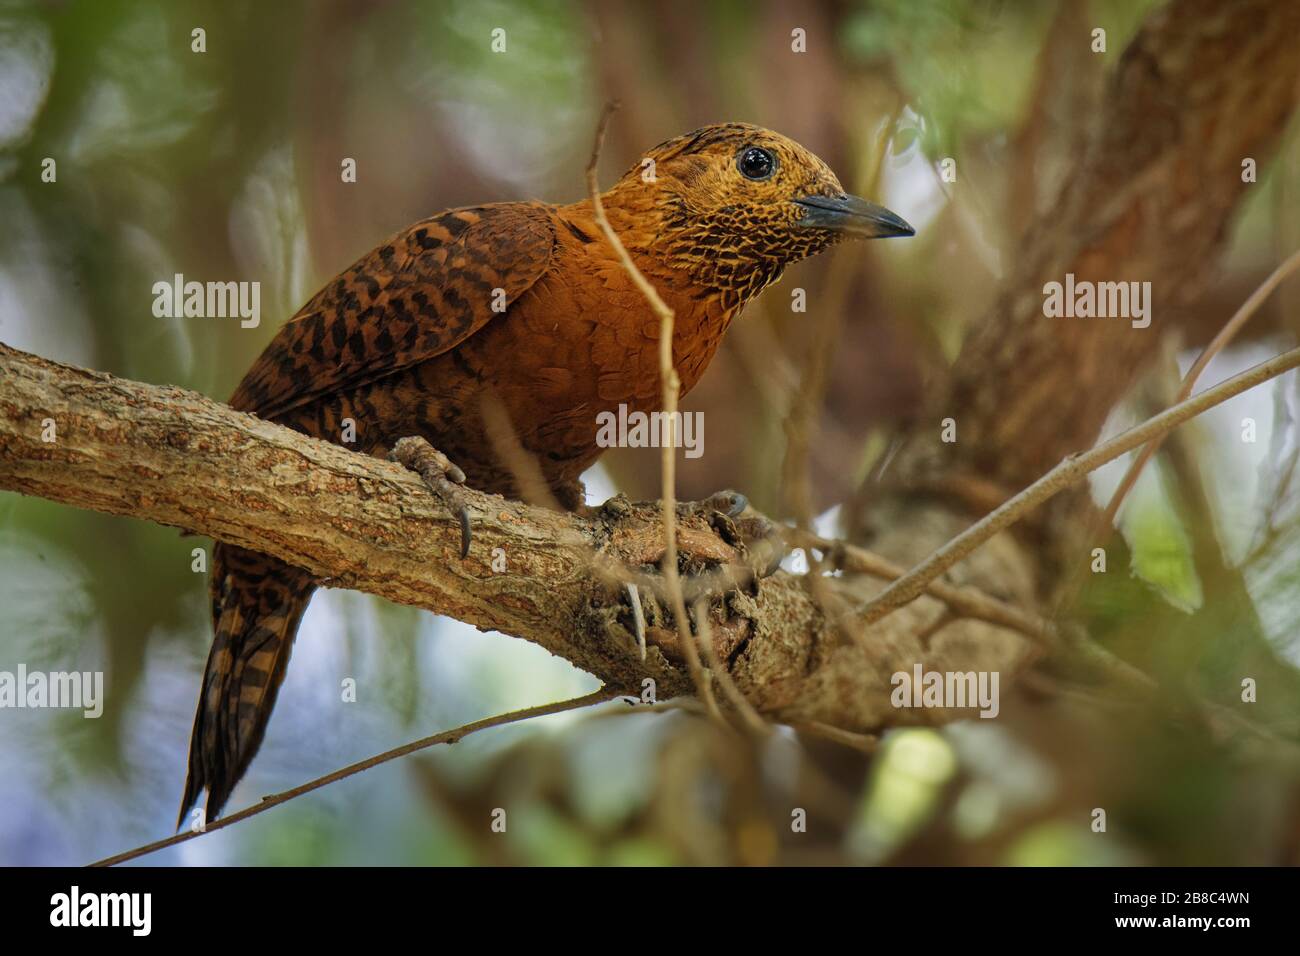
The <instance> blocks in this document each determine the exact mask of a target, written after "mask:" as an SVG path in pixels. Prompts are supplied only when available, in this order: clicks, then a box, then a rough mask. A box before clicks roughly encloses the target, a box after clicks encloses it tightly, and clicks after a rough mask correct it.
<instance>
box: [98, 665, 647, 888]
mask: <svg viewBox="0 0 1300 956" xmlns="http://www.w3.org/2000/svg"><path fill="white" fill-rule="evenodd" d="M624 693H625V691H623V690H622V689H620V688H610V687H602V688H600V689H599V690H596V691H592V692H591V693H590V694H584V695H583V696H582V697H573V698H570V699H569V700H562V701H557V702H556V703H553V704H542V705H540V706H538V707H526V708H524V709H523V710H514V711H511V712H510V713H508V714H497V715H496V716H495V717H485V718H483V719H482V720H476V721H473V722H472V723H468V724H465V725H464V726H462V727H457V728H455V729H454V730H444V731H443V732H442V733H438V734H434V735H433V736H432V737H425V738H423V739H422V740H416V741H413V742H411V743H409V744H403V745H402V746H401V747H396V748H394V749H392V750H386V751H384V752H383V753H381V754H377V755H375V756H373V757H367V758H366V759H365V760H362V761H360V762H358V763H354V764H351V765H349V766H347V767H344V768H343V769H341V770H335V771H334V772H333V773H327V774H326V775H325V776H323V777H317V778H316V779H315V780H312V781H310V782H308V783H304V784H302V785H301V786H298V787H294V788H293V789H292V790H285V791H284V792H282V793H277V794H274V795H272V796H269V797H263V798H262V802H261V803H256V804H254V805H253V806H251V807H245V808H244V809H243V810H240V811H239V812H238V813H232V814H231V815H230V816H228V817H222V818H221V819H220V820H214V821H213V822H211V823H209V824H208V825H207V826H206V827H204V828H203V829H202V830H191V831H188V832H186V833H178V834H176V835H175V836H171V837H168V838H167V839H165V840H158V841H157V842H155V843H148V844H145V845H144V846H140V847H136V848H135V849H134V850H127V851H126V852H125V853H119V854H117V855H116V856H110V857H108V858H106V859H103V860H98V861H96V862H94V863H91V864H90V866H115V865H116V864H118V863H125V862H127V861H128V860H134V859H137V858H139V857H142V856H145V855H146V854H149V853H153V852H155V851H157V850H163V849H166V848H167V847H169V846H176V845H177V844H178V843H184V842H186V841H187V840H193V839H195V838H197V837H201V836H203V835H204V834H205V833H215V832H216V831H217V830H223V829H225V828H226V827H228V826H233V825H234V824H236V823H238V822H240V821H241V820H247V819H248V818H249V817H253V816H256V815H257V814H259V813H264V812H265V811H267V810H270V809H271V808H272V807H278V806H279V805H280V804H282V803H287V802H288V801H290V800H292V799H294V798H295V797H301V796H302V795H303V794H305V793H311V792H312V791H313V790H319V789H320V788H321V787H324V786H326V785H328V784H331V783H336V782H338V781H339V780H343V779H346V778H347V777H351V776H353V775H355V774H358V773H361V772H362V771H363V770H369V769H371V768H372V767H377V766H379V765H380V764H382V763H388V762H389V761H391V760H396V759H398V758H399V757H405V756H407V755H409V754H413V753H415V752H416V751H419V750H425V749H427V748H429V747H433V746H436V745H438V744H454V743H455V742H456V741H458V740H460V739H462V738H464V737H468V736H469V735H470V734H473V733H477V732H478V731H480V730H487V729H488V728H489V727H502V726H504V725H506V724H516V723H519V722H520V721H524V720H531V719H532V718H534V717H545V716H547V715H548V714H560V713H564V712H565V711H568V710H579V709H581V708H583V707H590V706H591V705H593V704H599V703H602V702H604V701H607V700H613V699H614V698H615V697H620V696H622V695H623V694H624Z"/></svg>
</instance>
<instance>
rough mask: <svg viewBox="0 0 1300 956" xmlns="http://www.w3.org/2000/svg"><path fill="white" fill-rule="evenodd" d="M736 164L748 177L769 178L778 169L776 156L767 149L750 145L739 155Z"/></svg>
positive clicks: (743, 174)
mask: <svg viewBox="0 0 1300 956" xmlns="http://www.w3.org/2000/svg"><path fill="white" fill-rule="evenodd" d="M736 166H737V168H738V169H739V170H740V174H741V175H742V176H744V177H745V178H746V179H767V177H769V176H771V175H772V171H773V170H775V169H776V157H775V156H773V155H772V154H771V153H769V152H768V151H767V150H765V149H759V148H758V147H757V146H750V147H749V148H748V149H746V150H743V151H742V152H741V154H740V156H739V157H737V159H736Z"/></svg>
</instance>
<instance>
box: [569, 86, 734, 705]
mask: <svg viewBox="0 0 1300 956" xmlns="http://www.w3.org/2000/svg"><path fill="white" fill-rule="evenodd" d="M617 109H618V104H617V103H607V104H605V108H604V110H603V111H602V112H601V114H600V122H599V124H597V126H596V141H595V143H594V144H593V145H592V147H591V159H590V160H589V161H588V163H587V191H588V193H590V196H591V211H592V217H593V218H594V219H595V220H596V225H598V226H600V230H601V232H603V233H604V234H605V238H606V239H607V240H608V241H609V244H610V246H612V247H613V249H614V251H615V252H616V253H617V254H618V258H619V261H620V262H621V263H622V264H623V269H624V271H625V272H627V274H628V276H629V277H630V278H631V280H632V283H633V285H635V286H636V287H637V289H638V290H640V292H641V294H642V295H643V296H645V300H646V302H648V303H649V304H650V308H651V310H652V311H653V312H654V313H655V315H657V316H658V317H659V380H660V384H661V386H662V388H663V409H664V420H665V421H666V422H667V427H668V436H667V439H666V440H665V441H664V443H663V454H662V458H661V461H662V471H663V489H662V493H661V494H662V499H663V500H662V504H663V515H664V537H665V539H666V540H665V543H664V557H663V565H662V570H663V576H664V585H665V587H666V588H667V592H668V598H669V602H670V604H671V607H672V612H673V618H674V619H675V620H676V622H677V633H678V636H679V637H680V638H681V641H680V643H681V645H682V653H683V654H684V655H685V657H686V666H687V669H688V670H689V671H690V674H691V680H692V681H693V682H694V684H695V689H696V691H698V692H699V693H700V695H701V697H702V698H703V700H704V701H705V703H706V704H711V705H712V706H711V707H710V712H711V713H712V714H713V715H714V717H715V718H716V719H717V720H718V721H721V722H723V723H725V720H723V717H722V714H721V712H720V711H718V708H717V702H716V701H714V700H713V695H712V693H711V691H710V690H709V688H708V685H707V684H706V681H707V680H708V677H707V676H706V675H705V673H704V667H703V666H702V665H701V664H700V655H699V652H698V651H697V650H696V647H695V639H694V638H693V637H692V635H691V624H690V620H689V619H688V618H687V616H686V599H685V598H684V597H683V596H682V583H681V578H680V577H679V575H678V572H677V482H676V472H675V469H676V464H677V460H676V456H675V452H676V450H677V449H676V444H677V434H676V425H677V394H678V392H679V391H680V389H681V381H680V380H679V379H678V377H677V369H676V367H675V366H674V365H673V319H674V315H673V310H672V309H670V308H668V305H667V303H665V302H664V300H663V299H662V298H660V296H659V292H658V291H657V290H656V289H655V287H654V286H653V285H651V284H650V282H649V280H647V279H646V277H645V276H644V275H642V274H641V270H640V269H639V268H637V264H636V263H635V262H633V261H632V256H631V255H629V254H628V251H627V247H625V246H624V245H623V240H622V239H620V238H619V237H618V233H616V232H615V231H614V227H613V226H611V225H610V224H609V218H608V217H607V216H606V215H605V204H604V203H603V202H602V201H601V197H600V183H599V182H598V181H597V178H596V163H597V161H598V160H599V159H600V147H601V144H602V143H604V141H605V127H606V126H608V125H609V118H610V116H611V115H613V113H614V111H615V110H617Z"/></svg>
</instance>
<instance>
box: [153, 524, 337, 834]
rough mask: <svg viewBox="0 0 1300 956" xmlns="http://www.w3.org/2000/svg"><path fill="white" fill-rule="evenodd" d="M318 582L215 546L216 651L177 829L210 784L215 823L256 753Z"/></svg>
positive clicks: (202, 694) (202, 695)
mask: <svg viewBox="0 0 1300 956" xmlns="http://www.w3.org/2000/svg"><path fill="white" fill-rule="evenodd" d="M315 587H316V585H315V581H314V580H313V579H312V577H311V575H309V574H308V573H307V572H306V571H303V570H300V569H299V568H295V567H291V566H290V565H287V564H285V563H284V562H282V561H279V560H277V559H275V558H271V557H268V556H267V555H264V554H258V553H257V552H256V551H247V550H245V549H243V548H237V547H234V546H232V545H227V544H218V545H217V546H216V548H215V549H214V550H213V553H212V578H211V586H210V588H209V590H210V592H211V595H212V631H213V640H212V650H211V651H209V652H208V665H207V668H206V669H205V670H204V673H203V684H202V687H201V688H200V690H199V705H198V710H197V712H196V713H195V715H194V732H193V735H192V736H191V738H190V763H189V775H188V777H187V779H186V781H185V796H184V797H183V798H182V799H181V812H180V817H179V819H178V820H177V826H178V827H179V826H180V825H181V824H182V823H183V822H184V821H185V815H186V814H187V813H188V812H189V809H190V807H192V806H193V805H194V803H195V801H196V800H198V798H199V794H200V793H202V791H203V790H204V788H207V791H208V803H207V814H206V817H205V819H206V820H215V819H216V818H217V815H218V814H220V813H221V808H222V807H223V806H224V805H225V803H226V800H227V798H228V797H229V796H230V792H231V791H232V790H233V789H234V788H235V784H237V783H238V782H239V779H240V778H241V777H242V776H243V775H244V771H245V770H246V769H247V768H248V764H249V762H250V761H251V760H252V759H253V755H254V754H256V753H257V748H258V747H259V746H260V745H261V743H262V735H263V734H264V733H265V732H266V724H267V721H268V720H269V719H270V717H271V709H272V708H273V707H274V706H275V696H276V694H277V693H278V692H279V690H280V684H281V682H282V681H283V680H284V672H285V668H286V666H287V665H288V663H289V652H290V650H291V649H292V648H293V638H294V635H295V634H296V633H297V631H298V622H299V621H301V620H302V614H303V611H305V610H306V609H307V602H308V601H309V600H311V594H312V591H314V590H315Z"/></svg>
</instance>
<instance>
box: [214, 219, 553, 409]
mask: <svg viewBox="0 0 1300 956" xmlns="http://www.w3.org/2000/svg"><path fill="white" fill-rule="evenodd" d="M554 244H555V227H554V223H553V219H552V215H551V210H550V207H548V206H546V205H544V204H542V203H498V204H494V205H488V206H475V207H472V208H465V209H452V210H449V211H448V212H444V213H441V214H440V215H437V216H434V217H433V218H431V219H425V220H423V221H421V222H417V223H415V224H414V225H412V226H410V227H408V228H406V229H404V230H403V231H402V232H400V233H398V234H397V235H396V236H394V237H393V238H392V239H390V240H389V241H388V242H386V243H384V244H383V245H381V246H379V247H378V248H377V249H374V250H373V251H371V252H370V253H368V254H366V255H365V256H363V257H362V258H361V259H359V260H358V261H357V262H356V263H355V264H353V266H352V267H351V268H349V269H348V270H347V271H346V272H344V273H343V274H342V275H340V276H339V277H338V278H336V279H335V280H334V281H332V282H331V283H330V284H329V285H327V286H326V287H325V288H324V289H322V290H321V291H320V292H318V293H317V294H316V296H315V297H314V298H312V300H311V301H310V302H308V303H307V304H306V305H304V306H303V307H302V309H300V310H299V312H298V314H297V315H295V316H294V317H293V318H292V319H290V320H289V321H288V322H287V323H285V325H284V327H283V328H282V329H280V331H279V332H278V333H276V336H275V338H274V339H272V340H271V344H270V345H268V346H267V348H266V351H264V352H263V353H262V355H261V356H260V357H259V358H258V359H257V361H256V362H255V363H254V364H253V367H252V368H251V369H249V371H248V374H247V375H246V376H244V380H243V382H241V383H240V385H239V388H238V389H236V390H235V394H234V396H233V397H232V398H231V400H230V404H231V405H232V406H233V407H234V408H237V409H239V410H241V411H250V412H255V413H256V414H258V415H259V416H261V417H262V418H268V419H273V418H276V417H277V416H280V415H283V414H284V413H285V412H287V411H290V410H291V409H294V408H297V407H299V406H301V405H305V404H308V403H309V402H312V401H315V400H316V399H318V398H320V397H321V396H324V395H328V394H331V393H333V392H338V391H341V390H346V389H350V388H355V387H358V386H360V385H364V384H366V383H368V382H373V381H375V380H376V379H380V378H383V377H385V376H388V375H391V374H393V373H394V372H396V371H399V370H400V369H403V368H407V367H409V366H411V365H414V364H416V363H417V362H422V361H425V360H426V359H430V358H433V357H434V356H436V355H439V354H441V353H443V352H446V351H447V350H448V349H451V348H454V347H455V346H457V345H458V344H459V343H461V342H463V341H464V340H465V339H467V338H469V336H471V335H473V334H474V333H475V332H477V331H478V330H479V329H481V328H482V327H483V326H484V325H485V324H486V323H487V322H488V321H489V320H490V319H492V318H494V317H496V316H498V315H501V314H502V313H503V312H504V311H505V310H506V309H507V308H508V307H509V306H510V305H513V304H514V302H515V301H516V300H518V299H519V297H520V296H522V295H523V294H524V293H525V292H527V291H528V289H529V287H531V286H532V284H533V283H534V282H536V281H537V279H538V278H540V277H541V276H542V275H543V274H545V272H546V270H547V268H548V267H549V266H550V263H551V256H552V252H553V248H554Z"/></svg>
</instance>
